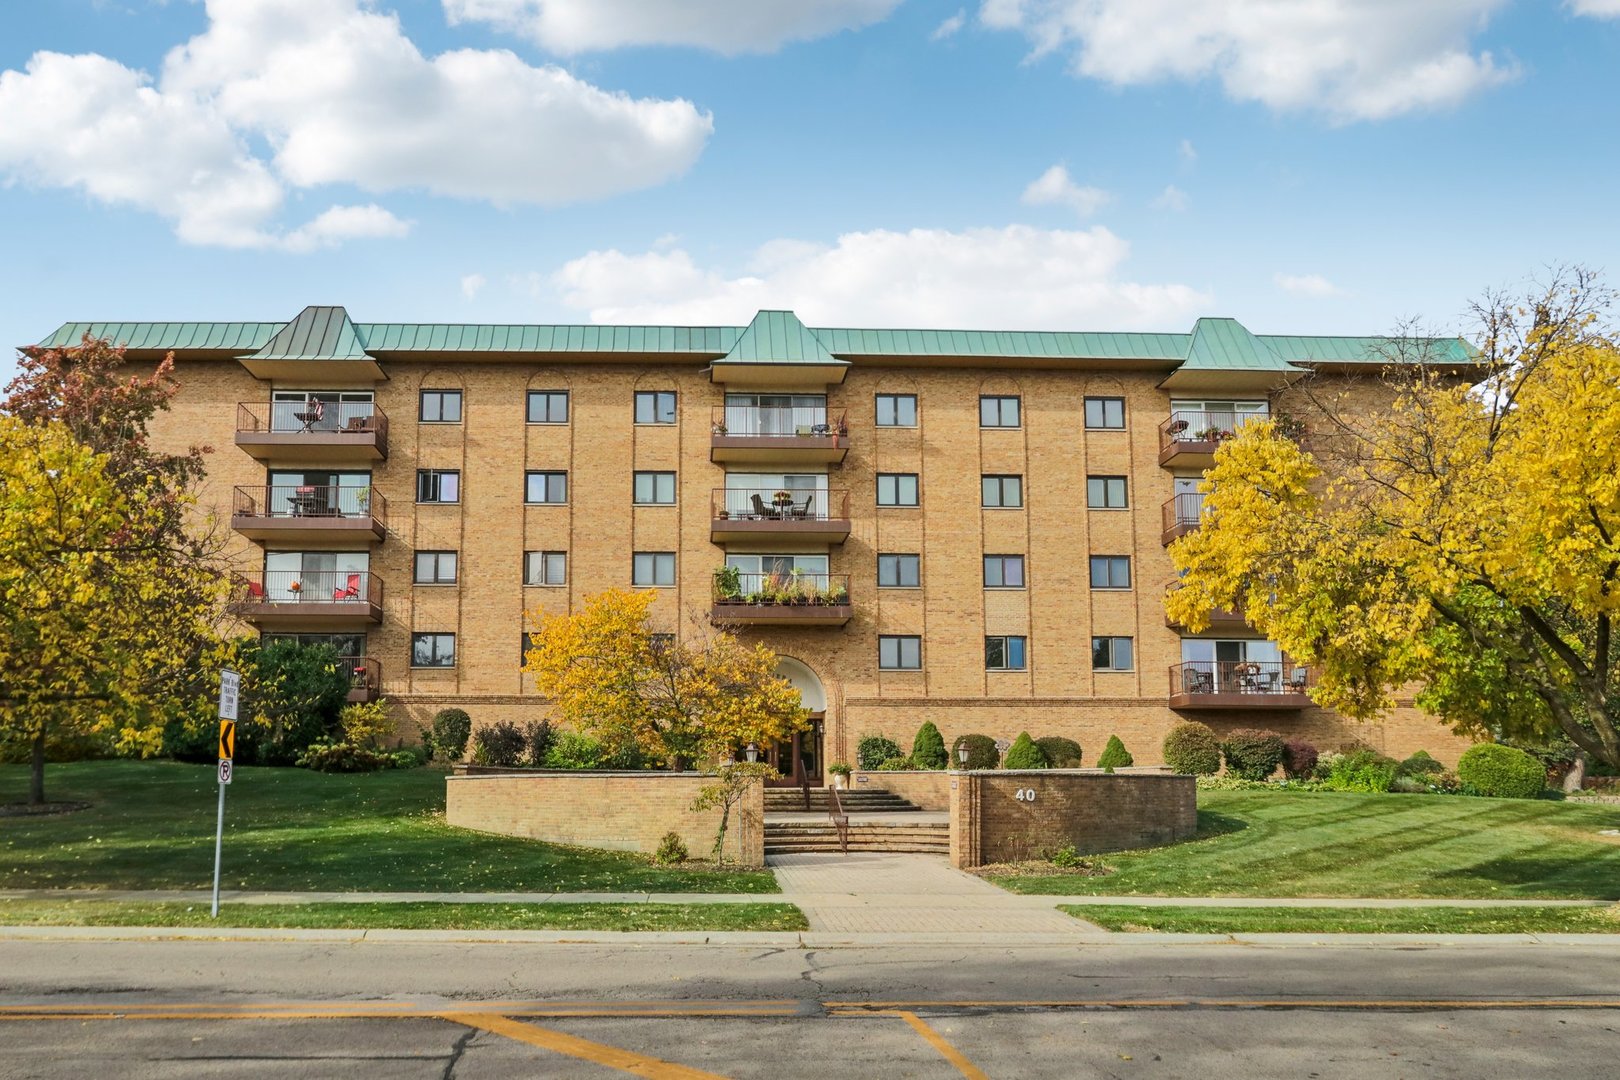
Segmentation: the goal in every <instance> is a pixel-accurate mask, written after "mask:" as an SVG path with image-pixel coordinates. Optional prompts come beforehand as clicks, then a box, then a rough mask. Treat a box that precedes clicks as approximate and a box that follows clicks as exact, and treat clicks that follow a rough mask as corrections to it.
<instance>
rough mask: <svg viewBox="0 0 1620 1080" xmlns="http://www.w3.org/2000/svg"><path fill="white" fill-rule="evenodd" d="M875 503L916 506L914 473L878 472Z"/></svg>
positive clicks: (915, 475) (915, 477) (915, 478)
mask: <svg viewBox="0 0 1620 1080" xmlns="http://www.w3.org/2000/svg"><path fill="white" fill-rule="evenodd" d="M877 504H878V505H879V506H916V505H917V474H916V473H878V478H877Z"/></svg>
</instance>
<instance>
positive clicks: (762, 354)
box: [718, 311, 849, 366]
mask: <svg viewBox="0 0 1620 1080" xmlns="http://www.w3.org/2000/svg"><path fill="white" fill-rule="evenodd" d="M718 362H719V363H725V364H835V365H841V366H847V365H848V363H849V361H847V360H839V359H837V358H836V357H834V356H833V355H832V354H831V353H829V352H828V351H827V347H826V346H825V345H823V344H822V343H821V340H820V339H819V338H817V337H816V335H815V334H814V333H813V332H811V330H810V329H809V328H808V327H806V326H805V325H804V323H802V322H800V321H799V317H798V316H797V315H795V314H793V312H791V311H761V312H760V313H759V314H757V315H755V316H754V321H753V322H751V323H749V324H748V329H746V330H744V331H743V332H742V336H741V337H739V338H738V339H737V343H736V344H735V345H733V346H732V347H731V350H730V351H729V352H727V353H726V355H725V356H724V357H723V358H722V359H721V360H720V361H718Z"/></svg>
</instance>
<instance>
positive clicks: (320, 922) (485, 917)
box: [0, 900, 808, 930]
mask: <svg viewBox="0 0 1620 1080" xmlns="http://www.w3.org/2000/svg"><path fill="white" fill-rule="evenodd" d="M0 926H221V927H253V928H260V927H269V928H274V929H288V928H297V929H330V930H370V929H376V928H381V927H386V928H392V929H401V930H805V929H808V924H807V923H806V922H805V919H804V915H803V913H802V912H800V911H799V909H798V908H796V907H794V906H793V905H792V904H765V903H759V904H754V903H748V904H434V903H421V904H221V905H220V908H219V918H218V919H214V918H212V917H211V916H210V915H209V914H208V905H207V904H167V903H166V904H139V903H116V902H111V901H106V900H79V901H67V902H60V901H53V902H38V901H31V900H13V901H0Z"/></svg>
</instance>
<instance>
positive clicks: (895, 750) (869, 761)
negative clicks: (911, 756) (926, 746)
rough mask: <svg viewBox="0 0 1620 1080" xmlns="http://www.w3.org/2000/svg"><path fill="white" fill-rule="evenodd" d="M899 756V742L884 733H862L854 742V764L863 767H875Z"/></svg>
mask: <svg viewBox="0 0 1620 1080" xmlns="http://www.w3.org/2000/svg"><path fill="white" fill-rule="evenodd" d="M901 756H902V755H901V753H900V746H899V744H898V743H896V742H895V741H894V740H893V739H891V738H889V737H887V736H885V735H863V736H862V737H861V741H860V742H858V743H856V744H855V764H857V765H859V766H860V767H861V768H863V769H875V768H877V767H878V766H879V765H881V764H883V763H884V762H885V761H888V760H889V759H890V758H897V757H901Z"/></svg>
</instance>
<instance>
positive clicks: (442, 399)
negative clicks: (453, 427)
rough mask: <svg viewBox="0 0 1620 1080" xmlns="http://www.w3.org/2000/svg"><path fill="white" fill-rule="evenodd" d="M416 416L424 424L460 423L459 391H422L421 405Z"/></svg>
mask: <svg viewBox="0 0 1620 1080" xmlns="http://www.w3.org/2000/svg"><path fill="white" fill-rule="evenodd" d="M417 417H418V419H420V420H421V421H422V423H424V424H459V423H461V391H460V390H424V391H422V407H421V410H420V411H419V412H418V413H417Z"/></svg>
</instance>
